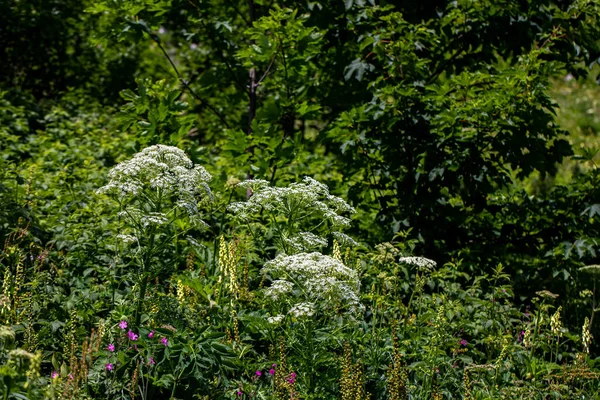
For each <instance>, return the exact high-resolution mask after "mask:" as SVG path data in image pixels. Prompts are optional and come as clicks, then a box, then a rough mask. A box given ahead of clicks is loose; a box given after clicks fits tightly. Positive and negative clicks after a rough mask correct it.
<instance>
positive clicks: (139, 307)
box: [135, 275, 148, 328]
mask: <svg viewBox="0 0 600 400" xmlns="http://www.w3.org/2000/svg"><path fill="white" fill-rule="evenodd" d="M147 286H148V279H147V278H146V276H145V275H144V276H142V283H141V285H140V292H139V297H138V302H137V307H136V309H135V327H136V328H139V327H140V321H141V319H142V306H143V304H144V297H146V287H147Z"/></svg>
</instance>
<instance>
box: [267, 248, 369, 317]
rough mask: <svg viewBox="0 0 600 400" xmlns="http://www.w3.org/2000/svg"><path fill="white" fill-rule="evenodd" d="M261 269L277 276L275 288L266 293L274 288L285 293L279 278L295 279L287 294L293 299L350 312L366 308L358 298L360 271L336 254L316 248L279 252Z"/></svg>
mask: <svg viewBox="0 0 600 400" xmlns="http://www.w3.org/2000/svg"><path fill="white" fill-rule="evenodd" d="M262 273H263V274H267V275H269V276H270V277H272V278H277V280H275V281H274V282H273V285H275V289H272V287H273V286H272V287H271V288H268V289H266V294H267V295H270V294H271V293H272V292H273V291H275V292H277V293H278V294H279V295H283V292H281V288H282V284H281V283H280V282H282V281H285V282H288V283H289V282H292V283H293V284H294V290H291V291H288V292H287V293H286V295H288V298H289V299H290V300H291V301H292V302H293V303H296V304H298V303H311V304H313V305H314V306H315V307H316V306H318V308H319V309H320V310H328V309H329V310H336V311H342V312H345V313H349V314H356V313H359V312H361V311H362V309H363V306H362V304H361V303H360V300H359V298H358V293H359V289H360V281H359V278H358V274H357V273H356V271H354V270H353V269H351V268H348V267H346V266H345V265H344V264H343V263H342V262H341V261H339V260H336V259H335V258H333V257H329V256H326V255H323V254H321V253H316V252H315V253H300V254H295V255H291V256H284V255H280V256H278V257H277V258H275V259H274V260H272V261H269V262H267V263H266V264H265V266H264V268H263V270H262ZM290 289H291V288H290ZM290 312H291V311H290Z"/></svg>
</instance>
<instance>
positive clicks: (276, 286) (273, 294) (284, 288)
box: [265, 279, 294, 300]
mask: <svg viewBox="0 0 600 400" xmlns="http://www.w3.org/2000/svg"><path fill="white" fill-rule="evenodd" d="M293 287H294V284H293V283H292V282H288V281H286V280H284V279H277V280H276V281H274V282H273V283H271V286H269V287H268V288H266V289H265V294H266V295H267V296H269V297H270V298H272V299H273V300H278V299H279V297H280V296H281V295H283V294H287V293H290V292H291V291H292V289H293Z"/></svg>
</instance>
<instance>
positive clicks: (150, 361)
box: [148, 357, 156, 365]
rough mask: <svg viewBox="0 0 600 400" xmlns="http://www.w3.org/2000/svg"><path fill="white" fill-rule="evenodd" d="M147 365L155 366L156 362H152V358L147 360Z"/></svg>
mask: <svg viewBox="0 0 600 400" xmlns="http://www.w3.org/2000/svg"><path fill="white" fill-rule="evenodd" d="M148 364H150V365H154V364H156V361H154V358H152V357H150V358H149V359H148Z"/></svg>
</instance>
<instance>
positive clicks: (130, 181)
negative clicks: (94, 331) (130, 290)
mask: <svg viewBox="0 0 600 400" xmlns="http://www.w3.org/2000/svg"><path fill="white" fill-rule="evenodd" d="M109 178H110V181H109V183H108V184H107V185H105V186H103V187H102V188H100V189H99V190H98V193H105V194H107V195H109V196H111V198H112V199H113V200H114V201H115V202H116V203H117V205H118V217H119V222H120V228H121V230H120V232H119V233H118V235H117V236H116V238H117V240H119V241H121V243H122V246H123V248H124V251H126V254H127V256H129V258H130V259H131V261H130V262H131V263H132V264H133V265H134V266H135V272H129V273H127V275H128V276H129V277H130V278H133V280H134V281H135V282H136V285H137V287H138V297H137V306H136V310H135V322H134V323H135V325H136V326H139V324H140V321H141V318H142V312H143V303H144V298H145V295H146V288H147V285H148V280H149V279H152V278H154V277H156V276H157V275H158V274H160V273H161V272H163V270H164V269H168V268H169V267H168V265H165V264H164V263H162V262H161V255H163V254H164V252H165V248H166V247H168V246H174V247H175V249H177V247H178V245H179V241H182V240H185V239H186V237H185V235H186V234H187V233H188V232H189V231H191V230H192V229H198V228H200V227H202V226H203V225H204V224H205V223H204V221H203V220H202V219H201V215H200V211H199V202H201V201H206V200H209V199H210V196H211V191H210V188H209V187H208V181H209V180H210V179H211V176H210V174H209V173H208V172H206V170H205V169H204V168H203V167H202V166H199V165H196V166H194V164H193V163H192V162H191V161H190V159H189V158H188V157H187V156H186V155H185V153H184V152H183V151H182V150H180V149H178V148H175V147H169V146H163V145H155V146H151V147H147V148H146V149H144V150H143V151H142V152H140V153H137V154H135V155H134V156H133V158H131V159H130V160H127V161H124V162H122V163H120V164H119V165H117V166H115V167H114V168H112V169H111V171H110V172H109ZM188 240H189V239H188ZM192 240H193V239H192Z"/></svg>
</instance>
